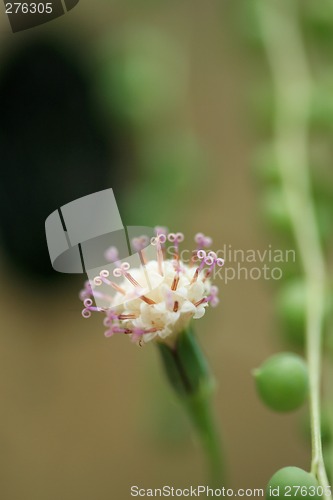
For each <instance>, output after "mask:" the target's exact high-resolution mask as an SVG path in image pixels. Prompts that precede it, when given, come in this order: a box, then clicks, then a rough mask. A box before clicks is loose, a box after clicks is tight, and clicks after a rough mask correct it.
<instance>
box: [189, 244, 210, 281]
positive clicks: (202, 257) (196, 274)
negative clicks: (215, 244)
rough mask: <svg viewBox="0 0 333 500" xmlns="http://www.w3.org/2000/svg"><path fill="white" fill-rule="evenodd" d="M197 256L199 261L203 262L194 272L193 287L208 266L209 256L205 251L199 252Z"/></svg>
mask: <svg viewBox="0 0 333 500" xmlns="http://www.w3.org/2000/svg"><path fill="white" fill-rule="evenodd" d="M196 255H197V257H198V259H199V260H201V262H200V265H199V266H198V267H197V268H196V270H195V271H194V275H193V278H192V281H191V285H193V283H195V282H196V281H197V279H198V277H199V273H200V272H201V271H202V269H203V268H204V266H205V264H206V257H207V255H206V252H205V251H204V250H198V251H197V254H196Z"/></svg>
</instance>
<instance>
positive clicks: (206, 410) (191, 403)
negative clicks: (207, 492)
mask: <svg viewBox="0 0 333 500" xmlns="http://www.w3.org/2000/svg"><path fill="white" fill-rule="evenodd" d="M184 403H185V407H186V409H187V412H188V415H189V417H190V418H191V420H192V422H193V424H194V426H195V428H196V430H197V433H198V436H199V438H200V441H201V443H202V447H203V449H204V451H205V454H206V457H207V463H208V468H209V483H210V485H211V487H212V488H214V487H215V488H221V486H222V484H223V479H224V478H223V476H222V471H223V459H222V453H221V446H220V442H221V440H220V436H219V432H218V430H217V427H216V422H215V418H214V413H213V409H212V401H211V398H208V397H207V396H205V397H203V396H202V395H200V394H198V395H196V396H194V397H192V398H189V399H188V400H187V401H184Z"/></svg>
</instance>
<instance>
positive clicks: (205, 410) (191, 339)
mask: <svg viewBox="0 0 333 500" xmlns="http://www.w3.org/2000/svg"><path fill="white" fill-rule="evenodd" d="M157 346H158V348H159V351H160V354H161V358H162V362H163V366H164V369H165V372H166V375H167V377H168V380H169V382H170V384H171V386H172V388H173V390H174V391H175V393H176V394H177V396H178V397H179V399H180V400H181V402H182V403H183V405H184V407H185V409H186V411H187V414H188V416H189V418H190V419H191V421H192V424H193V425H194V427H195V429H196V431H197V433H198V436H199V439H200V441H201V444H202V447H203V449H204V452H205V454H206V457H207V463H208V468H209V479H210V484H211V486H212V487H214V486H215V487H221V485H222V482H223V474H222V471H223V460H222V452H221V445H220V436H219V433H218V431H217V428H216V424H215V418H214V414H213V405H212V399H213V395H214V390H215V382H214V378H213V376H212V374H211V372H210V370H209V367H208V364H207V361H206V358H205V357H204V355H203V353H202V351H201V349H200V347H199V345H198V343H197V340H196V338H195V336H194V332H193V330H192V328H191V325H190V326H189V327H188V328H187V329H186V330H184V331H183V332H182V333H181V334H180V335H179V336H178V338H177V340H176V342H175V343H174V344H173V345H169V344H166V343H162V342H158V343H157Z"/></svg>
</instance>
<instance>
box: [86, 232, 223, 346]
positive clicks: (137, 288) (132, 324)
mask: <svg viewBox="0 0 333 500" xmlns="http://www.w3.org/2000/svg"><path fill="white" fill-rule="evenodd" d="M183 239H184V236H183V235H182V234H181V233H177V234H173V233H169V234H167V235H166V234H165V233H164V232H163V231H162V229H161V228H158V229H157V236H156V237H155V238H153V239H152V241H151V243H152V244H153V245H155V246H156V259H155V260H150V261H149V262H145V265H144V266H141V267H140V268H133V269H130V268H129V264H128V263H122V264H121V265H119V267H117V268H116V269H115V270H114V276H117V277H118V278H119V277H121V278H122V281H121V282H120V283H118V284H117V285H115V284H114V283H113V282H112V281H110V277H109V272H108V271H106V270H104V271H102V272H101V273H100V276H98V277H96V278H95V280H94V281H93V282H87V283H86V286H85V289H84V290H83V291H82V292H81V294H80V297H81V299H82V300H83V301H84V306H85V308H84V309H83V311H82V314H83V316H84V317H89V316H90V315H91V312H92V311H96V310H97V311H98V310H99V311H101V310H103V311H104V312H105V314H106V318H105V320H104V324H105V326H106V327H107V328H108V329H107V331H106V332H105V335H106V336H107V337H110V336H112V335H114V334H116V333H123V334H128V335H130V336H131V337H132V339H133V341H139V343H140V345H142V343H146V342H149V341H150V340H153V339H155V340H160V341H162V340H164V341H165V339H167V341H168V342H170V341H172V339H173V338H175V337H176V336H177V335H178V334H179V333H180V332H181V331H183V330H184V329H186V327H187V326H188V324H189V322H190V320H191V319H192V318H193V319H199V318H201V317H202V316H204V314H205V311H206V308H207V307H208V306H209V304H211V305H212V306H215V305H217V304H218V298H217V292H218V289H217V287H216V286H213V285H212V284H211V280H210V277H211V274H212V272H213V269H214V267H215V266H216V265H218V266H221V265H223V259H219V258H218V257H217V255H216V254H215V253H214V252H208V253H206V252H205V250H203V248H205V247H206V246H207V244H209V245H210V244H211V239H210V238H208V237H205V236H204V235H202V234H201V233H199V234H198V235H196V238H195V240H196V243H197V249H196V251H195V252H193V253H192V258H191V259H190V262H189V263H184V262H182V261H181V259H180V255H179V243H180V242H181V241H183ZM167 241H169V242H171V243H173V247H172V249H173V253H174V254H173V258H171V259H166V258H165V256H166V247H165V244H166V242H167ZM135 245H136V247H137V249H138V251H141V252H143V251H144V247H145V246H147V237H141V238H139V239H138V238H137V239H136V241H135ZM112 253H113V255H114V249H113V252H112ZM147 277H148V280H149V283H150V288H147V289H145V288H144V286H143V285H142V284H145V283H146V282H147ZM102 281H104V283H105V282H106V283H108V284H109V286H113V289H114V288H115V287H116V289H117V292H116V294H115V295H114V296H113V298H112V300H110V304H109V307H108V308H106V309H101V308H99V307H96V306H94V305H93V301H92V297H93V295H94V290H95V288H96V286H99V285H100V284H101V282H102Z"/></svg>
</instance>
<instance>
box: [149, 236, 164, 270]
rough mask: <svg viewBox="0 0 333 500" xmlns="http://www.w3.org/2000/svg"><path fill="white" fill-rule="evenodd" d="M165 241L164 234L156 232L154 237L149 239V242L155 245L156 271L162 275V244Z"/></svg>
mask: <svg viewBox="0 0 333 500" xmlns="http://www.w3.org/2000/svg"><path fill="white" fill-rule="evenodd" d="M165 242H166V236H165V234H158V235H157V236H156V237H155V238H152V239H151V244H152V245H154V246H156V258H157V266H158V272H159V274H160V275H161V276H162V277H163V276H164V272H163V261H164V256H163V250H162V244H164V243H165Z"/></svg>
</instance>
